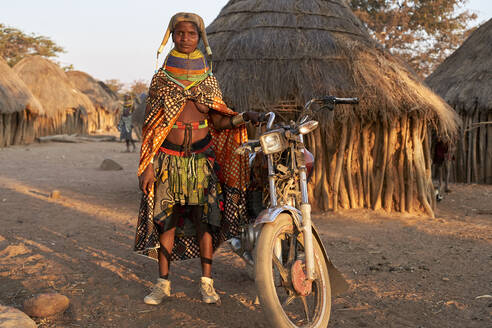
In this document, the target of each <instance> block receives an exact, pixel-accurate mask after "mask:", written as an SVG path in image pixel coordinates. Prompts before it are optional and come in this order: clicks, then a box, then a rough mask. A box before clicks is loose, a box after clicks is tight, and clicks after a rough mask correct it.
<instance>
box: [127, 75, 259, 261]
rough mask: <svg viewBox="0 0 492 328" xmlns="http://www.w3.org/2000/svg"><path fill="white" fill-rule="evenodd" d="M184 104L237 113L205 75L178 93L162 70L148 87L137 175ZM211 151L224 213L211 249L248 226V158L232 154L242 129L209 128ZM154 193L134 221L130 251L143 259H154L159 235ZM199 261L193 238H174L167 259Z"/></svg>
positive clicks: (244, 134) (243, 136)
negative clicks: (169, 256)
mask: <svg viewBox="0 0 492 328" xmlns="http://www.w3.org/2000/svg"><path fill="white" fill-rule="evenodd" d="M188 100H192V101H195V102H197V103H199V104H203V105H206V106H207V107H209V108H211V109H214V110H215V111H217V112H220V113H221V114H223V115H227V116H234V115H236V114H237V113H235V112H234V111H232V110H230V109H229V108H227V106H226V105H225V103H224V101H223V100H222V93H221V91H220V88H219V85H218V82H217V80H216V79H215V77H214V76H213V75H207V76H206V77H205V79H204V80H203V81H201V82H200V83H198V84H197V85H196V86H195V87H193V88H191V89H187V90H185V89H183V88H182V87H180V86H179V85H178V84H176V83H175V82H173V81H172V80H171V79H170V78H169V76H168V75H167V74H166V72H164V71H163V70H162V69H161V70H159V71H158V72H157V73H156V74H155V75H154V77H153V78H152V82H151V84H150V89H149V97H148V99H147V106H148V108H149V110H148V113H147V114H146V117H145V121H144V127H143V133H142V135H143V141H142V148H141V151H140V164H139V169H138V175H141V174H142V173H143V172H144V170H145V169H146V168H147V166H148V165H149V164H150V162H151V160H152V159H153V158H154V156H155V155H156V153H157V151H158V150H159V147H160V146H161V144H162V142H163V141H164V140H165V139H166V137H167V135H168V134H169V132H170V130H171V128H172V127H173V125H174V124H175V122H176V120H177V119H178V117H179V115H180V114H181V112H182V111H183V109H184V107H185V105H186V102H187V101H188ZM210 132H211V134H212V146H211V147H212V148H213V150H214V152H215V154H216V159H215V160H216V161H217V163H218V164H219V166H220V172H219V175H218V177H219V181H220V182H221V185H222V189H223V194H224V211H223V216H222V222H221V229H220V231H219V232H217V233H214V234H213V235H212V243H213V247H214V250H215V249H216V248H217V247H218V246H219V245H220V243H221V242H223V241H224V240H227V239H229V238H231V237H232V236H235V235H237V234H238V233H239V227H240V226H241V225H243V224H247V223H248V217H247V213H246V198H245V190H246V186H247V183H248V181H249V170H248V162H247V157H246V156H243V155H238V154H235V153H234V150H235V149H236V148H237V147H238V146H239V145H241V144H242V143H243V142H245V141H247V132H246V128H245V127H244V126H241V127H239V128H235V129H230V130H222V131H217V130H214V129H213V128H212V127H211V129H210ZM153 218H154V189H153V187H152V189H151V190H150V191H149V193H148V196H147V195H145V194H143V195H142V201H141V203H140V211H139V216H138V222H137V231H136V236H135V246H134V250H135V251H136V252H137V253H139V254H142V255H145V256H148V257H150V258H153V259H157V256H158V249H159V247H160V244H159V234H158V230H157V227H156V226H155V225H154V220H153ZM198 256H199V246H198V242H197V240H196V238H195V237H176V238H175V243H174V249H173V252H172V255H171V259H172V260H185V259H190V258H194V257H198Z"/></svg>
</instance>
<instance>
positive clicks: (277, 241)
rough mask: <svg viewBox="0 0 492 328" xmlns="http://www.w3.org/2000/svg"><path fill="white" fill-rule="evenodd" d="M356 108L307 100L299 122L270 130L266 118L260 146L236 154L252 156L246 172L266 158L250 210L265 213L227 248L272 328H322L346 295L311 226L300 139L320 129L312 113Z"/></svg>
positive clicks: (254, 143)
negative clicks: (240, 263) (261, 188)
mask: <svg viewBox="0 0 492 328" xmlns="http://www.w3.org/2000/svg"><path fill="white" fill-rule="evenodd" d="M357 103H358V98H337V97H333V96H326V97H323V98H318V99H311V100H310V101H308V102H307V103H306V104H305V106H304V108H303V110H302V112H301V114H300V116H299V118H298V119H297V121H291V122H290V124H288V125H281V124H280V125H275V126H274V125H273V123H274V120H275V114H274V113H273V112H269V113H267V114H266V117H265V118H267V119H268V121H267V124H266V131H265V132H263V133H262V134H261V135H260V137H259V140H251V141H249V142H247V143H244V144H243V145H241V146H240V147H239V148H238V149H237V150H236V152H237V153H239V154H247V153H249V154H250V165H253V164H254V162H255V161H258V160H264V159H265V158H266V169H267V176H268V188H265V189H268V190H267V192H265V194H266V195H265V197H262V196H261V194H262V193H260V196H259V197H251V198H252V199H255V198H256V200H257V202H256V203H258V198H259V203H264V204H266V207H267V208H266V209H263V210H262V211H261V212H260V213H259V214H258V215H256V213H255V214H254V215H255V217H256V219H255V221H254V223H252V224H250V225H248V226H245V227H243V228H242V231H241V234H240V237H238V238H233V239H231V240H230V241H229V242H230V244H231V247H232V248H233V250H234V251H235V252H236V253H238V254H239V255H240V256H241V257H243V259H244V260H245V261H246V262H247V263H249V264H250V265H252V267H253V268H254V279H255V284H256V288H257V295H258V297H259V300H260V304H261V305H262V307H263V309H264V312H265V314H266V317H267V320H268V321H269V322H270V324H271V326H272V327H282V328H283V327H289V328H293V327H312V328H314V327H320V328H325V327H327V326H328V321H329V319H330V313H331V296H332V295H333V296H336V295H338V294H340V293H342V292H344V291H345V290H346V289H347V288H348V284H347V282H346V281H345V279H344V278H343V277H342V275H341V274H340V272H339V271H338V270H337V269H336V268H335V267H334V266H333V264H332V263H331V261H330V258H329V257H328V254H327V252H326V250H325V247H324V246H323V243H322V241H321V238H320V235H319V233H318V231H317V229H316V227H315V226H314V224H313V223H312V221H311V205H310V203H309V199H308V189H307V185H308V176H309V173H310V172H309V171H310V170H312V168H313V165H314V157H313V156H312V154H311V153H310V152H309V151H308V150H307V149H306V148H305V144H304V136H305V135H307V134H309V133H311V132H312V131H314V130H315V129H316V128H317V127H318V122H317V121H315V120H311V119H310V117H311V116H313V114H315V113H316V112H317V111H320V110H321V109H324V108H328V109H330V110H333V109H334V108H335V105H337V104H357ZM314 104H318V105H320V106H319V108H318V110H317V111H315V110H313V109H312V105H314ZM254 173H255V174H257V173H258V171H256V172H254ZM253 212H254V211H253ZM256 212H258V211H256Z"/></svg>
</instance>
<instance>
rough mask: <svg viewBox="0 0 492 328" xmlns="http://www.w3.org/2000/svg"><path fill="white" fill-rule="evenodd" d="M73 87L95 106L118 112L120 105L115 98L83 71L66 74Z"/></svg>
mask: <svg viewBox="0 0 492 328" xmlns="http://www.w3.org/2000/svg"><path fill="white" fill-rule="evenodd" d="M66 74H67V76H68V78H69V80H70V81H71V82H72V84H73V86H74V87H75V88H76V89H78V90H80V91H82V92H83V93H84V94H85V95H86V96H88V97H89V99H90V100H91V101H92V103H93V104H94V106H96V107H99V108H102V109H105V110H106V111H108V112H116V111H118V109H119V108H120V103H119V102H118V100H117V99H114V98H113V95H112V94H109V93H108V92H107V91H106V90H105V89H104V88H103V86H102V85H101V84H100V83H98V81H96V80H95V79H94V78H93V77H92V76H90V75H89V74H87V73H84V72H81V71H69V72H67V73H66Z"/></svg>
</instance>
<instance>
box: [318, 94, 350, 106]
mask: <svg viewBox="0 0 492 328" xmlns="http://www.w3.org/2000/svg"><path fill="white" fill-rule="evenodd" d="M320 101H321V102H322V103H324V104H326V105H338V104H354V105H355V104H358V103H359V98H357V97H356V98H337V97H334V96H326V97H323V98H321V99H320Z"/></svg>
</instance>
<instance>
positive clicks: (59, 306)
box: [24, 293, 70, 317]
mask: <svg viewBox="0 0 492 328" xmlns="http://www.w3.org/2000/svg"><path fill="white" fill-rule="evenodd" d="M69 304H70V301H69V299H68V297H66V296H64V295H61V294H58V293H46V294H39V295H36V296H34V297H32V298H30V299H28V300H26V301H25V302H24V312H26V313H27V314H28V315H30V316H31V317H49V316H52V315H55V314H57V313H60V312H63V311H65V310H66V309H67V308H68V305H69Z"/></svg>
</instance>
